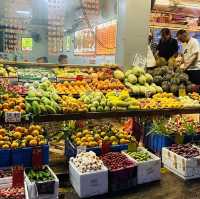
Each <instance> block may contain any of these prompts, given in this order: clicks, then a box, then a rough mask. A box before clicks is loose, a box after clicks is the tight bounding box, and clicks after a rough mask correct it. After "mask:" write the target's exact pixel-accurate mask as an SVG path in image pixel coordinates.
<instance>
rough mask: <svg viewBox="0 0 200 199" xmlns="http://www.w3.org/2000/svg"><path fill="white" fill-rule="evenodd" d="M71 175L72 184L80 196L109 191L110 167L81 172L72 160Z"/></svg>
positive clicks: (84, 196) (85, 196)
mask: <svg viewBox="0 0 200 199" xmlns="http://www.w3.org/2000/svg"><path fill="white" fill-rule="evenodd" d="M69 176H70V181H71V184H72V186H73V187H74V189H75V191H76V192H77V194H78V195H79V197H80V198H87V197H91V196H96V195H102V194H105V193H107V192H108V169H107V168H106V167H105V166H103V168H102V170H100V171H95V172H88V173H81V172H80V171H79V170H78V169H77V168H76V167H75V165H74V164H73V163H72V162H71V161H70V162H69Z"/></svg>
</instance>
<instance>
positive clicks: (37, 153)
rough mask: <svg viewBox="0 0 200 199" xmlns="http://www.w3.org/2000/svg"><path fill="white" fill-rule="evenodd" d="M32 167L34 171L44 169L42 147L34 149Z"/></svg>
mask: <svg viewBox="0 0 200 199" xmlns="http://www.w3.org/2000/svg"><path fill="white" fill-rule="evenodd" d="M32 165H33V168H34V169H42V165H43V152H42V148H41V147H35V148H33V153H32Z"/></svg>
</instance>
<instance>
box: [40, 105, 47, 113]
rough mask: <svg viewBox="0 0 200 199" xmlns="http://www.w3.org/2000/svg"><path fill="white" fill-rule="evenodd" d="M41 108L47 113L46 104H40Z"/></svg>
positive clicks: (42, 111)
mask: <svg viewBox="0 0 200 199" xmlns="http://www.w3.org/2000/svg"><path fill="white" fill-rule="evenodd" d="M40 110H41V113H45V112H46V111H47V110H46V107H45V105H44V104H40Z"/></svg>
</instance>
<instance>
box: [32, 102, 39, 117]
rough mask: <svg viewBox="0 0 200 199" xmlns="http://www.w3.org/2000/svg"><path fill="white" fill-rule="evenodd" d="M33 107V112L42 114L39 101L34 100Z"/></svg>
mask: <svg viewBox="0 0 200 199" xmlns="http://www.w3.org/2000/svg"><path fill="white" fill-rule="evenodd" d="M32 109H33V113H34V114H36V115H39V114H41V109H40V105H39V103H38V102H37V101H33V102H32Z"/></svg>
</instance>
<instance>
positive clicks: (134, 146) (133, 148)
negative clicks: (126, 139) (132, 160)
mask: <svg viewBox="0 0 200 199" xmlns="http://www.w3.org/2000/svg"><path fill="white" fill-rule="evenodd" d="M137 147H138V145H137V143H136V142H130V143H129V144H128V151H129V152H136V151H137Z"/></svg>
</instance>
